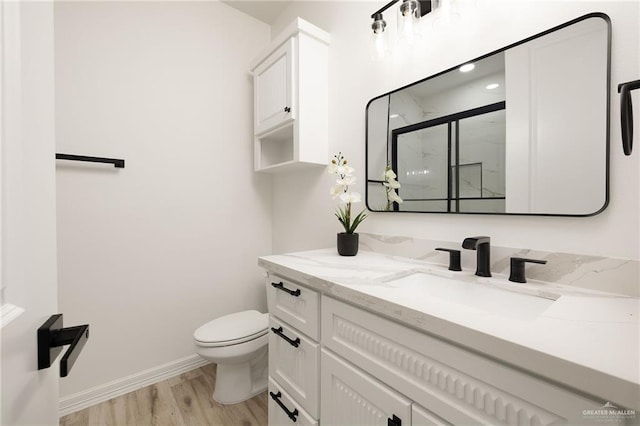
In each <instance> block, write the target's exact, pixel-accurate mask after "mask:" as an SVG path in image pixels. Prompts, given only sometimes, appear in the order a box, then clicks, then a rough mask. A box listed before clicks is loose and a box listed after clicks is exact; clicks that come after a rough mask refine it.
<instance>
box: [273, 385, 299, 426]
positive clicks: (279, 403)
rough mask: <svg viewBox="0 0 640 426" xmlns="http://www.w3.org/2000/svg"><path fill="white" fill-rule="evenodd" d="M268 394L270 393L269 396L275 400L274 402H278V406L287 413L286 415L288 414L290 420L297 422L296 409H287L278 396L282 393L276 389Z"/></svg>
mask: <svg viewBox="0 0 640 426" xmlns="http://www.w3.org/2000/svg"><path fill="white" fill-rule="evenodd" d="M269 395H271V398H272V399H273V400H274V401H275V402H276V404H278V405H279V406H280V408H282V410H283V411H284V412H285V413H287V416H289V418H290V419H291V421H292V422H294V423H295V422H297V421H298V419H297V418H296V416H298V414H299V413H298V409H297V408H296V409H294V410H293V411H289V409H288V408H287V407H286V406H285V405H284V404H283V403H282V401H280V397H281V396H282V393H280V391H278V393H273V392H269Z"/></svg>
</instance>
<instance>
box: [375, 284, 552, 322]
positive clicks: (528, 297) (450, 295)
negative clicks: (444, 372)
mask: <svg viewBox="0 0 640 426" xmlns="http://www.w3.org/2000/svg"><path fill="white" fill-rule="evenodd" d="M465 278H466V279H465ZM513 285H514V291H510V290H505V289H502V288H498V287H495V286H493V285H491V284H489V283H486V282H482V281H479V280H476V279H473V278H470V277H463V278H461V279H456V278H455V276H454V277H444V276H439V275H435V274H430V273H423V272H416V273H413V274H411V275H407V276H405V277H401V278H397V279H394V280H390V281H388V282H386V283H385V285H384V286H376V287H375V288H371V289H369V291H367V292H368V293H371V294H372V295H375V296H379V297H383V298H385V299H387V300H390V301H393V302H395V303H398V304H403V305H406V306H413V307H417V306H420V305H421V304H423V303H425V300H427V299H428V303H429V304H434V303H438V304H440V305H441V306H442V307H443V308H444V309H447V307H449V308H454V309H460V308H462V309H465V308H466V309H468V311H469V312H480V313H483V312H484V313H487V314H493V315H499V316H503V317H506V318H514V319H520V320H531V319H535V318H536V317H538V316H539V315H540V314H541V313H542V312H544V311H545V310H546V309H547V308H549V307H550V306H551V305H552V304H553V303H554V302H555V300H552V299H547V298H543V297H539V296H536V295H532V294H525V293H519V292H517V287H515V286H517V285H518V284H515V283H514V284H513Z"/></svg>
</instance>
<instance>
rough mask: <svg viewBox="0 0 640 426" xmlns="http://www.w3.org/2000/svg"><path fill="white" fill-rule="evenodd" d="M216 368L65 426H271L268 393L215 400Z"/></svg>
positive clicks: (90, 411) (72, 418)
mask: <svg viewBox="0 0 640 426" xmlns="http://www.w3.org/2000/svg"><path fill="white" fill-rule="evenodd" d="M215 375H216V366H215V364H209V365H205V366H204V367H201V368H198V369H196V370H192V371H189V372H187V373H184V374H181V375H179V376H176V377H172V378H170V379H167V380H165V381H163V382H159V383H156V384H154V385H150V386H147V387H145V388H142V389H139V390H137V391H134V392H130V393H128V394H126V395H122V396H120V397H117V398H114V399H111V400H109V401H105V402H103V403H100V404H97V405H94V406H92V407H89V408H85V409H84V410H81V411H77V412H75V413H72V414H69V415H67V416H64V417H62V418H61V419H60V425H61V426H86V425H91V426H93V425H105V426H125V425H127V426H129V425H130V426H147V425H163V426H164V425H176V426H209V425H211V426H214V425H216V426H217V425H221V426H232V425H241V426H262V425H266V424H267V393H266V392H263V393H261V394H260V395H258V396H256V397H254V398H252V399H250V400H248V401H245V402H243V403H241V404H235V405H221V404H218V403H217V402H215V401H214V400H213V398H212V397H211V395H212V393H213V384H214V380H215Z"/></svg>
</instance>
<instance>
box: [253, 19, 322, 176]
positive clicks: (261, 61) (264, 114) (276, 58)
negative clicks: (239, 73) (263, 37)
mask: <svg viewBox="0 0 640 426" xmlns="http://www.w3.org/2000/svg"><path fill="white" fill-rule="evenodd" d="M329 41H330V36H329V34H328V33H326V32H325V31H323V30H321V29H319V28H317V27H315V26H314V25H312V24H310V23H308V22H306V21H304V20H303V19H300V18H297V19H296V20H295V21H293V22H292V23H291V24H290V25H289V26H288V27H286V28H285V29H284V30H283V32H282V33H281V34H280V35H279V36H278V37H276V38H275V39H274V40H273V41H272V43H271V44H270V45H269V47H268V48H267V50H266V51H265V52H264V53H263V54H262V55H260V56H259V57H258V58H257V59H256V60H254V61H253V63H252V65H251V71H252V73H253V84H254V135H255V136H254V137H255V145H254V167H255V170H256V171H265V172H273V171H281V170H289V169H292V168H296V167H301V166H303V165H312V164H316V165H326V164H327V161H328V105H329V102H328V81H329V77H328V45H329Z"/></svg>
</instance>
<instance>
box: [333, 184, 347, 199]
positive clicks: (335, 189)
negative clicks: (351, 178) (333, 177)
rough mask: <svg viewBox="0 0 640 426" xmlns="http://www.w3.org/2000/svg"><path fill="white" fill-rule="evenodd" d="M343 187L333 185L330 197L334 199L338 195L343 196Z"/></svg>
mask: <svg viewBox="0 0 640 426" xmlns="http://www.w3.org/2000/svg"><path fill="white" fill-rule="evenodd" d="M344 188H345V187H344V185H334V186H332V187H331V191H330V193H331V197H332V198H336V197H337V196H338V195H340V194H344Z"/></svg>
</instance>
